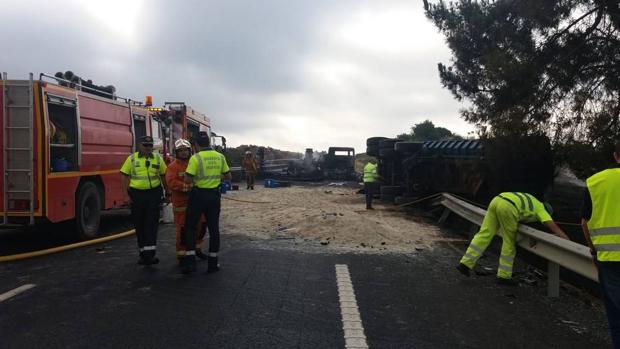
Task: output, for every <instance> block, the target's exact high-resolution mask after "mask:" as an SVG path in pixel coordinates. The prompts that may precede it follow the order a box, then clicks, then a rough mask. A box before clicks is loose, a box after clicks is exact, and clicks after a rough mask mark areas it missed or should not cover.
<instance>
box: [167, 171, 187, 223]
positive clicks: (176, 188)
mask: <svg viewBox="0 0 620 349" xmlns="http://www.w3.org/2000/svg"><path fill="white" fill-rule="evenodd" d="M186 169H187V160H181V159H176V160H174V161H173V162H172V163H171V164H170V165H168V168H167V169H166V185H167V186H168V189H170V192H171V193H172V207H173V208H174V212H185V211H186V209H187V196H188V195H187V192H188V191H189V190H190V189H191V187H192V185H191V184H188V183H185V170H186Z"/></svg>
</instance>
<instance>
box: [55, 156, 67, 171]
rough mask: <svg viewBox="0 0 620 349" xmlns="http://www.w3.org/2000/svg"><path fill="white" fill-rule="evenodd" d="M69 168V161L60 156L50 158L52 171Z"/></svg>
mask: <svg viewBox="0 0 620 349" xmlns="http://www.w3.org/2000/svg"><path fill="white" fill-rule="evenodd" d="M68 170H69V161H67V160H65V159H63V158H60V159H52V171H53V172H64V171H68Z"/></svg>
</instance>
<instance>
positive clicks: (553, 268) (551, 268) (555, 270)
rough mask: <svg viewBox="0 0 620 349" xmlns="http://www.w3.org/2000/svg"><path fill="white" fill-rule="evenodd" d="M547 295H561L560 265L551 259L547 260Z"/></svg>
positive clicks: (554, 296)
mask: <svg viewBox="0 0 620 349" xmlns="http://www.w3.org/2000/svg"><path fill="white" fill-rule="evenodd" d="M547 296H549V297H553V298H556V297H559V296H560V265H559V264H557V263H554V262H551V261H548V262H547Z"/></svg>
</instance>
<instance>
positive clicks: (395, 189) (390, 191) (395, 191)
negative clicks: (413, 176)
mask: <svg viewBox="0 0 620 349" xmlns="http://www.w3.org/2000/svg"><path fill="white" fill-rule="evenodd" d="M379 191H380V192H381V195H383V194H386V195H392V196H398V195H401V194H402V193H403V191H404V189H403V187H401V186H400V185H382V186H381V188H380V189H379Z"/></svg>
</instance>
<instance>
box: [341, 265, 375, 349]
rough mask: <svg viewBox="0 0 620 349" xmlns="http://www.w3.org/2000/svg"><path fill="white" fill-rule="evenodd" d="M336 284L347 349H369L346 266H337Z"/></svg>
mask: <svg viewBox="0 0 620 349" xmlns="http://www.w3.org/2000/svg"><path fill="white" fill-rule="evenodd" d="M336 284H337V285H338V296H339V299H340V314H341V315H342V330H343V331H344V342H345V348H347V349H353V348H360V349H361V348H368V344H367V343H366V335H365V334H364V326H363V324H362V319H361V318H360V312H359V308H358V307H357V300H356V299H355V291H354V290H353V283H352V282H351V276H350V275H349V267H348V266H347V265H346V264H336Z"/></svg>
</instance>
